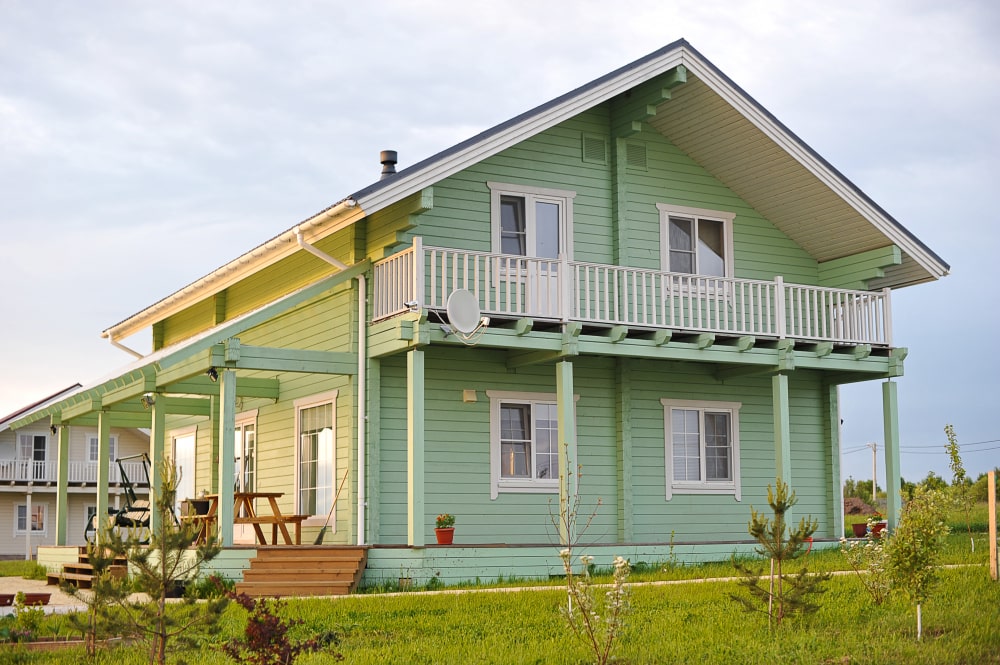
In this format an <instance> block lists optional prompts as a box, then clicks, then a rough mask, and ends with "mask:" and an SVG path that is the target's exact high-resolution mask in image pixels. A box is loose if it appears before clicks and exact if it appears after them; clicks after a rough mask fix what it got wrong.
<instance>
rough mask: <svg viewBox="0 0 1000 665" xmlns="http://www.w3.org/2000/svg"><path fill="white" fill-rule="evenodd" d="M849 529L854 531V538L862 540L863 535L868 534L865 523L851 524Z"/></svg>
mask: <svg viewBox="0 0 1000 665" xmlns="http://www.w3.org/2000/svg"><path fill="white" fill-rule="evenodd" d="M851 528H852V529H854V537H855V538H864V537H865V534H866V533H868V523H867V522H858V523H857V524H852V525H851Z"/></svg>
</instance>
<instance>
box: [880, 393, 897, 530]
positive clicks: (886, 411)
mask: <svg viewBox="0 0 1000 665" xmlns="http://www.w3.org/2000/svg"><path fill="white" fill-rule="evenodd" d="M882 425H883V431H884V435H885V502H886V506H885V513H886V519H887V521H888V523H889V524H888V527H889V530H890V531H893V530H895V528H896V524H897V522H898V521H899V511H900V508H901V506H900V497H899V489H900V487H899V485H900V479H899V403H898V401H897V398H896V383H895V382H894V381H886V382H885V383H883V384H882Z"/></svg>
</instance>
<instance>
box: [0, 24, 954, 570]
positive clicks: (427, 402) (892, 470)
mask: <svg viewBox="0 0 1000 665" xmlns="http://www.w3.org/2000/svg"><path fill="white" fill-rule="evenodd" d="M848 129H849V128H845V130H848ZM394 161H395V158H394V154H392V153H391V152H386V153H383V162H384V167H385V168H384V173H383V176H382V177H381V178H380V179H379V180H378V181H376V182H374V183H373V184H371V185H370V186H368V187H365V188H364V189H361V190H359V191H357V192H355V193H354V194H351V195H350V196H348V197H346V198H344V199H342V200H340V201H339V202H337V203H336V204H334V205H332V206H330V207H329V208H327V209H325V210H323V211H321V212H319V213H317V214H316V215H314V216H313V217H311V218H309V219H307V220H304V221H302V222H300V223H299V224H297V225H295V226H293V227H292V228H290V229H289V230H287V231H284V232H282V233H280V234H279V235H277V236H275V237H274V238H272V239H270V240H268V241H267V242H265V243H263V244H261V245H260V246H259V247H257V248H256V249H254V250H252V251H250V252H248V253H246V254H245V255H243V256H240V257H237V258H235V259H234V260H232V261H231V262H230V263H228V264H227V265H225V266H223V267H222V268H219V269H218V270H215V271H214V272H212V273H210V274H208V275H206V276H205V277H203V278H201V279H200V280H198V281H196V282H194V283H192V284H189V285H188V286H186V287H184V288H182V289H180V290H179V291H177V292H175V293H173V294H170V295H168V296H166V297H165V298H162V299H160V300H157V301H156V302H155V304H153V305H151V306H150V307H148V308H146V309H144V310H143V311H141V312H138V313H136V314H134V315H132V316H130V317H128V318H127V319H125V320H124V321H122V322H120V323H117V324H115V325H113V326H111V327H110V328H108V329H107V330H106V331H104V336H105V337H106V338H108V339H109V340H110V341H111V342H112V343H114V344H121V342H122V340H123V339H125V338H127V337H129V336H131V335H133V334H136V333H138V332H140V331H144V330H147V329H148V330H151V331H152V332H151V334H152V339H153V352H152V353H151V354H150V355H147V356H145V357H138V358H137V359H136V360H135V361H134V362H133V363H132V364H131V365H129V366H128V367H126V368H124V369H121V370H119V371H118V372H116V373H115V374H114V376H113V378H110V379H107V380H103V381H101V382H99V383H96V384H93V385H89V386H86V387H85V388H82V389H80V390H79V391H77V392H76V393H74V394H73V395H71V396H68V397H66V398H64V399H62V400H60V401H58V402H57V403H55V404H51V405H48V406H46V407H45V408H42V409H38V410H35V411H33V412H31V413H29V414H27V415H25V416H24V417H22V418H20V420H19V421H18V422H15V423H13V425H12V426H13V427H14V428H17V427H24V426H27V425H29V424H31V423H33V422H37V421H42V420H44V421H45V422H46V423H51V425H52V426H54V427H56V428H57V431H59V432H60V435H59V436H67V434H66V432H67V430H69V429H71V428H72V427H73V426H74V425H75V423H76V422H78V421H81V420H85V419H88V418H89V419H93V420H96V422H97V424H98V425H97V426H98V430H99V432H100V433H101V435H102V439H101V440H102V445H104V444H103V442H104V441H105V440H106V438H107V432H108V431H109V429H108V428H109V427H111V426H122V425H124V426H134V425H135V424H136V423H137V422H140V421H141V422H142V423H143V426H144V427H148V428H149V429H150V432H151V442H150V447H151V453H152V456H153V457H154V458H155V459H159V458H162V457H164V456H167V457H170V458H172V459H173V460H174V461H175V463H176V464H177V465H178V467H179V468H181V469H182V470H183V474H184V478H186V479H187V481H185V482H186V483H187V484H186V485H185V486H184V488H183V491H185V492H186V493H188V494H191V495H193V493H195V492H199V493H200V492H201V491H202V490H205V491H207V492H208V493H209V494H217V496H218V499H217V501H218V509H217V526H218V527H219V533H220V537H221V539H222V541H223V543H224V544H225V545H226V546H227V548H228V549H227V556H228V557H229V558H228V559H225V560H227V561H229V562H230V564H227V565H231V566H232V568H233V570H234V571H235V570H237V569H239V568H240V567H241V566H244V565H246V562H247V561H249V560H250V559H252V558H253V557H254V556H256V554H257V552H258V550H259V549H262V548H261V547H260V546H259V540H260V539H259V537H257V536H255V534H254V533H253V530H252V529H251V528H250V527H251V526H257V525H248V524H247V523H245V522H243V523H240V520H239V519H238V517H239V515H240V514H241V508H240V506H239V504H238V500H237V499H234V496H238V495H239V494H240V492H245V491H254V492H257V493H273V495H274V499H275V501H276V506H277V507H278V509H279V510H280V511H281V513H282V514H283V515H288V516H296V517H295V518H294V520H293V521H296V522H297V523H298V524H300V525H301V529H302V542H303V543H311V542H313V540H314V538H315V536H316V535H317V534H318V533H319V531H320V529H321V528H322V527H323V525H324V524H325V523H327V517H328V514H329V513H330V509H331V506H332V507H333V511H332V516H330V519H329V529H328V530H327V532H325V533H324V541H323V542H324V544H342V545H345V546H346V545H364V546H366V548H367V570H366V572H365V576H366V577H367V578H368V580H369V581H371V582H378V581H380V580H387V579H391V580H395V579H396V578H411V579H414V580H418V581H419V580H426V579H429V578H431V577H435V576H437V577H442V578H446V579H450V580H457V579H465V578H474V577H477V576H478V577H481V578H488V577H495V576H497V575H547V574H549V573H550V572H556V571H558V570H560V564H559V560H558V558H557V549H558V544H559V543H560V542H562V541H565V540H566V539H574V540H576V541H578V542H580V543H582V544H585V545H586V546H587V548H588V549H589V550H590V552H591V553H592V554H595V556H596V557H597V558H598V562H604V561H605V559H610V557H611V556H612V555H614V554H621V555H625V556H629V557H631V558H632V560H633V561H654V560H657V559H663V558H665V557H666V556H668V555H669V554H670V553H673V554H674V555H676V556H681V557H687V558H697V557H703V558H704V557H713V556H714V557H720V558H721V557H726V556H728V555H729V553H731V552H733V551H734V550H736V549H739V548H741V547H746V541H747V539H748V536H747V532H746V524H747V520H748V516H749V512H750V506H751V505H755V506H758V507H760V506H761V505H762V504H765V502H766V488H767V485H768V484H769V483H773V482H774V480H775V477H776V476H780V477H781V478H783V479H784V480H785V481H786V482H788V483H789V484H790V485H791V486H792V488H793V489H795V490H796V491H797V493H798V496H799V499H800V501H799V504H798V506H797V508H796V510H797V511H798V513H799V514H802V515H805V514H810V515H812V516H813V517H815V518H817V519H818V520H819V524H820V526H819V532H818V533H817V537H819V538H827V539H836V538H838V537H839V536H840V535H841V534H842V529H843V525H842V502H841V495H840V469H839V460H840V444H839V440H838V430H839V422H840V417H839V407H838V388H839V386H840V385H843V384H847V383H852V382H858V381H881V382H883V396H884V401H883V411H884V421H885V440H886V444H887V445H886V463H887V468H888V486H887V490H888V496H889V497H890V501H889V512H890V521H892V520H894V518H895V515H896V514H897V512H898V508H899V506H898V504H897V499H896V497H897V491H898V489H899V487H898V484H899V466H898V464H899V447H898V413H897V406H896V386H897V384H896V382H895V381H894V379H896V378H897V377H900V376H902V373H903V360H904V358H905V356H906V350H905V349H904V348H903V347H900V346H898V345H897V340H895V339H894V338H893V335H892V308H891V298H892V291H893V290H894V289H896V288H901V287H904V286H912V285H916V284H919V283H921V282H927V281H931V280H935V279H938V278H940V277H942V276H944V275H946V274H947V272H948V266H947V264H946V263H945V262H944V261H942V260H941V259H940V258H939V257H938V256H936V255H935V254H934V253H933V252H932V251H931V250H930V249H929V248H927V247H926V246H925V245H924V244H922V243H921V242H920V241H919V240H918V239H917V238H915V237H914V236H913V235H912V234H911V233H909V232H908V231H907V230H906V229H905V228H903V227H902V226H901V225H900V224H899V223H898V222H897V221H896V220H895V219H893V218H892V217H891V216H890V215H889V214H888V213H887V212H885V211H884V210H882V208H880V207H879V206H878V205H877V204H876V203H875V202H873V201H872V200H871V199H870V198H868V197H867V196H866V195H865V194H864V193H863V192H861V191H860V190H859V189H858V188H857V187H856V186H854V185H853V184H852V183H851V182H850V181H848V180H847V179H846V178H845V177H844V176H843V175H842V174H841V173H839V172H838V171H837V170H836V169H835V168H833V167H832V166H831V165H830V164H829V163H827V162H826V161H825V160H824V159H823V158H822V157H820V156H819V155H817V154H816V153H815V152H814V151H813V150H812V149H811V148H809V146H807V145H805V144H804V143H803V142H802V141H801V140H800V139H799V138H798V137H796V136H795V135H794V134H793V133H792V132H791V131H790V130H789V129H788V128H786V127H785V126H784V125H782V124H781V123H780V122H779V121H778V120H777V119H776V118H775V117H774V116H772V115H771V114H770V113H768V111H767V110H765V109H764V108H762V107H761V106H760V105H759V104H758V103H757V102H756V101H754V100H753V99H752V98H751V97H750V96H749V95H747V93H745V92H744V91H743V90H742V89H741V88H739V87H738V86H737V85H736V84H735V83H734V82H733V81H731V80H730V79H729V78H728V77H727V76H726V75H725V74H723V73H722V72H721V71H719V69H717V68H716V67H715V66H714V65H713V64H712V63H710V62H709V61H708V60H707V59H706V58H705V57H704V56H702V55H701V54H700V53H699V52H698V51H696V50H695V49H694V48H693V47H692V46H691V45H689V44H688V43H687V42H685V41H678V42H675V43H673V44H670V45H669V46H667V47H665V48H663V49H661V50H659V51H657V52H655V53H652V54H650V55H649V56H647V57H644V58H642V59H640V60H638V61H636V62H633V63H631V64H628V65H626V66H624V67H622V68H621V69H618V70H616V71H613V72H611V73H609V74H607V75H605V76H602V77H601V78H599V79H597V80H595V81H593V82H592V83H589V84H587V85H585V86H583V87H581V88H578V89H576V90H573V91H572V92H569V93H567V94H565V95H563V96H561V97H559V98H557V99H554V100H552V101H551V102H548V103H546V104H544V105H542V106H540V107H538V108H536V109H533V110H531V111H528V112H527V113H524V114H522V115H520V116H517V117H515V118H512V119H511V120H509V121H507V122H504V123H503V124H501V125H499V126H497V127H494V128H492V129H490V130H487V131H485V132H483V133H482V134H479V135H478V136H475V137H473V138H471V139H469V140H467V141H465V142H463V143H460V144H458V145H456V146H454V147H451V148H449V149H447V150H445V151H444V152H441V153H439V154H437V155H435V156H433V157H431V158H429V159H426V160H424V161H422V162H420V163H417V164H415V165H412V166H410V167H408V168H405V169H401V170H399V172H396V170H395V168H394V166H395V165H394ZM102 450H104V449H103V448H102ZM105 454H106V453H105ZM101 482H105V483H106V482H107V479H106V478H105V479H103V480H102V481H101ZM152 482H153V485H154V487H156V486H157V484H158V483H159V478H158V477H154V478H153V481H152ZM341 487H343V491H342V492H341V493H340V496H339V499H338V500H337V501H336V504H335V505H334V497H335V496H336V495H337V494H338V489H340V488H341ZM98 494H99V496H100V495H103V496H106V493H104V494H101V492H100V491H98ZM576 495H579V497H580V499H581V503H582V506H583V510H584V512H586V513H588V514H589V512H590V511H591V510H592V509H593V508H594V506H595V505H596V504H597V502H598V499H599V500H600V505H599V507H597V508H596V515H595V517H594V519H593V522H592V523H591V525H590V527H589V528H588V529H587V530H586V531H585V532H583V533H572V532H571V531H572V529H566V528H559V527H558V526H554V525H553V516H557V515H558V513H559V510H560V505H561V504H562V505H565V503H566V502H567V501H569V500H571V499H572V497H574V496H576ZM258 501H260V499H259V498H258ZM100 510H101V508H100V507H99V512H100ZM243 510H245V508H243ZM446 512H447V513H451V514H453V515H455V516H456V518H457V524H456V527H457V529H456V532H455V540H454V544H453V545H450V546H439V545H436V544H435V541H434V526H435V524H434V523H435V516H436V515H437V514H439V513H446ZM557 521H558V520H557ZM234 522H235V523H234ZM265 535H266V534H265ZM671 543H672V544H673V545H672V547H671ZM234 574H235V573H234Z"/></svg>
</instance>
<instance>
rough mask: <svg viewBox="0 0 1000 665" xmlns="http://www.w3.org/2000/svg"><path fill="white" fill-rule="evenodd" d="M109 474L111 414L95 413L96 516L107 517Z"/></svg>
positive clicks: (101, 520) (102, 411) (103, 518)
mask: <svg viewBox="0 0 1000 665" xmlns="http://www.w3.org/2000/svg"><path fill="white" fill-rule="evenodd" d="M110 475H111V414H109V413H108V412H107V411H104V410H101V411H99V412H98V413H97V518H98V520H100V524H103V523H104V522H105V521H107V519H108V480H109V478H108V477H109V476H110Z"/></svg>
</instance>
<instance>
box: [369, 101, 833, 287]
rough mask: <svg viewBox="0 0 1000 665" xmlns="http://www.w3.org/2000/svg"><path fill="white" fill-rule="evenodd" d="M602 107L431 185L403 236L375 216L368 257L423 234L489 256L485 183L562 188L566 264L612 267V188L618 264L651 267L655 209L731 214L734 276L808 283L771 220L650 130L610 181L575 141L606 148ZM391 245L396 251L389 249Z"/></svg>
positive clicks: (809, 273) (809, 262) (809, 263)
mask: <svg viewBox="0 0 1000 665" xmlns="http://www.w3.org/2000/svg"><path fill="white" fill-rule="evenodd" d="M608 125H609V118H608V111H607V107H606V106H599V107H597V108H594V109H591V110H589V111H587V112H584V113H582V114H580V115H578V116H576V117H574V118H572V119H570V120H567V121H565V122H563V123H561V124H559V125H557V126H556V127H553V128H551V129H548V130H546V131H544V132H541V133H540V134H538V135H536V136H533V137H531V138H529V139H527V140H525V141H523V142H521V143H519V144H518V145H516V146H513V147H511V148H508V149H507V150H504V151H503V152H501V153H499V154H497V155H494V156H493V157H490V158H487V159H485V160H483V161H482V162H480V163H478V164H475V165H472V166H470V167H468V168H466V169H465V170H463V171H462V172H460V173H457V174H455V175H452V176H450V177H448V178H446V179H444V180H442V181H441V182H439V183H437V184H435V185H434V197H433V202H434V205H433V208H432V209H431V210H429V211H427V212H425V213H423V214H421V215H419V216H417V217H416V218H415V219H416V220H417V222H416V224H417V225H416V227H415V228H413V229H411V230H409V231H405V232H404V231H403V230H402V222H401V221H400V213H399V209H398V207H397V208H390V209H389V210H387V211H383V212H380V213H379V214H377V215H376V216H375V217H374V219H373V221H372V222H371V230H370V232H369V251H370V252H372V253H375V252H376V251H377V250H378V249H379V248H382V247H385V246H386V245H387V244H388V243H395V242H396V241H397V239H398V238H399V237H400V236H405V235H406V234H409V236H410V237H412V236H416V235H419V236H421V237H423V239H424V244H426V245H435V246H446V247H454V248H458V249H465V250H470V251H490V249H491V246H490V243H491V240H490V237H491V236H490V192H489V188H488V187H487V186H486V183H487V182H488V181H496V182H504V183H510V184H520V185H530V186H536V187H548V188H554V189H564V190H570V191H573V192H576V197H575V198H574V200H573V258H574V259H575V260H578V261H588V262H595V263H604V264H613V263H615V247H616V244H617V242H618V240H617V237H616V231H615V228H614V227H613V224H612V219H613V215H612V212H613V204H614V198H615V188H614V185H613V183H618V182H620V183H621V189H620V190H619V191H618V196H621V197H622V198H623V201H622V204H621V208H622V209H623V210H624V213H625V219H624V220H622V222H621V224H622V232H621V237H622V247H621V255H622V257H623V261H622V262H623V264H624V265H628V266H633V267H640V268H651V269H658V268H660V221H659V212H658V210H657V209H656V204H657V203H672V204H676V205H683V206H691V207H697V208H706V209H709V210H720V211H732V212H735V213H736V221H735V223H734V231H733V236H734V245H735V257H734V260H735V270H736V276H737V277H742V278H748V279H773V278H774V277H775V276H776V275H782V276H784V278H785V280H786V281H788V282H796V283H804V284H816V283H818V281H819V278H818V267H817V263H816V261H815V260H814V259H813V258H812V257H810V256H809V255H808V254H807V253H806V252H805V251H803V250H802V249H801V248H800V247H798V246H797V245H796V244H795V243H794V242H792V241H791V240H790V239H789V238H788V237H787V236H786V235H785V234H783V233H782V232H780V231H778V229H777V228H775V226H774V225H773V224H771V223H770V222H769V221H768V220H766V219H764V218H763V217H761V216H760V214H758V213H757V212H756V211H755V210H754V209H753V208H752V207H751V206H749V205H748V204H747V203H746V202H745V201H743V200H742V199H740V198H739V196H737V195H736V194H735V193H734V192H732V191H731V190H730V189H729V188H727V187H726V186H725V185H723V184H722V183H721V182H719V181H718V180H717V179H716V178H714V177H713V176H712V175H711V174H709V173H708V172H707V171H706V170H705V169H704V168H702V167H701V166H699V165H698V164H697V163H696V162H694V161H693V160H692V159H691V158H690V157H688V156H687V155H686V154H684V153H683V152H682V151H681V150H679V149H678V148H677V147H676V146H674V145H673V144H672V143H670V142H669V141H668V140H667V139H666V138H664V137H663V136H661V135H660V134H659V133H657V132H655V131H653V130H651V129H648V128H647V129H646V130H645V131H643V132H640V133H639V134H636V135H634V136H632V137H630V138H629V139H627V142H628V143H637V144H641V145H643V146H644V147H645V148H646V156H647V163H646V168H645V169H633V168H626V169H623V170H622V172H621V173H620V174H618V175H616V174H615V173H614V171H613V169H612V166H611V164H612V160H611V159H610V157H609V159H608V160H607V163H605V164H599V163H593V162H587V161H584V160H583V153H582V147H581V146H582V141H583V136H584V135H587V136H603V137H604V138H605V140H606V142H607V145H608V146H609V155H610V150H613V149H614V145H615V144H614V142H613V141H612V139H611V135H610V132H609V129H608ZM393 246H395V245H393Z"/></svg>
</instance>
